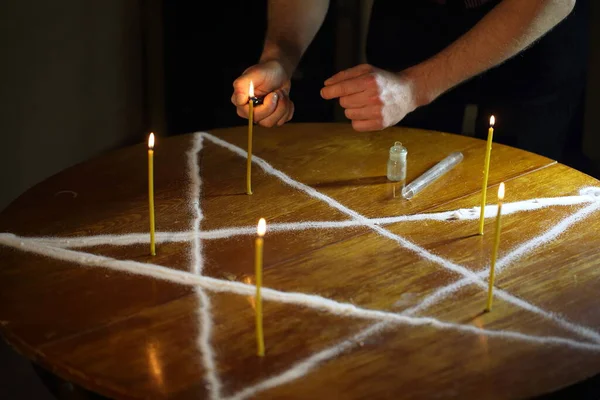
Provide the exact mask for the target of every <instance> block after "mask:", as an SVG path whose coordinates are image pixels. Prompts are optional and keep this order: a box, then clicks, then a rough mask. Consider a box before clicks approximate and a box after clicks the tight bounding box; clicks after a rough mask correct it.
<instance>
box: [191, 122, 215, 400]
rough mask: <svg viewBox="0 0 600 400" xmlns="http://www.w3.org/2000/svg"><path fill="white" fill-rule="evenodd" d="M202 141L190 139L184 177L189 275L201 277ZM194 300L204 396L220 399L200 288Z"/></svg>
mask: <svg viewBox="0 0 600 400" xmlns="http://www.w3.org/2000/svg"><path fill="white" fill-rule="evenodd" d="M203 141H204V137H203V136H202V135H201V134H200V133H195V134H194V135H193V136H192V147H191V148H190V150H189V151H188V152H187V161H188V173H189V178H190V183H191V184H190V191H189V204H190V207H191V212H192V215H193V216H194V218H192V232H193V242H192V246H191V267H192V268H191V269H192V273H194V274H196V275H202V271H203V269H204V258H203V255H202V242H201V240H200V223H201V222H202V219H203V218H204V215H203V214H202V209H201V208H200V190H201V188H202V178H201V177H200V167H199V165H198V156H199V154H200V152H201V151H202V145H203ZM195 292H196V296H197V297H198V304H199V307H198V322H199V324H200V327H199V332H198V339H197V345H198V350H199V351H200V354H201V355H202V364H203V366H204V380H205V382H206V386H207V387H208V392H209V395H210V398H211V399H212V400H218V399H220V398H221V390H222V387H223V384H222V383H221V380H220V379H219V376H218V373H217V366H216V362H215V354H214V351H213V348H212V346H211V343H210V340H211V337H212V326H213V319H212V314H211V303H210V297H209V296H208V295H207V294H206V293H205V292H204V290H203V289H202V288H200V287H196V288H195Z"/></svg>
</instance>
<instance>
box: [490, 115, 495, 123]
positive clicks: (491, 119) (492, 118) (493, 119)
mask: <svg viewBox="0 0 600 400" xmlns="http://www.w3.org/2000/svg"><path fill="white" fill-rule="evenodd" d="M495 123H496V117H494V116H493V115H492V116H491V117H490V126H494V124H495Z"/></svg>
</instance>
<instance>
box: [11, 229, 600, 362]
mask: <svg viewBox="0 0 600 400" xmlns="http://www.w3.org/2000/svg"><path fill="white" fill-rule="evenodd" d="M0 244H1V245H5V246H8V247H12V248H15V249H19V250H22V251H29V252H31V253H34V254H38V255H40V256H43V257H52V258H55V259H57V260H62V261H66V262H70V263H74V264H76V265H78V266H82V267H92V268H93V267H100V268H107V269H110V270H113V271H120V272H125V273H130V274H133V275H138V276H145V277H149V278H154V279H160V280H163V281H167V282H171V283H175V284H181V285H186V286H195V287H199V288H202V289H206V290H208V291H211V292H217V293H233V294H237V295H242V296H246V297H247V296H252V295H254V292H255V287H254V285H251V284H247V283H242V282H237V281H228V280H222V279H216V278H211V277H208V276H202V275H195V274H192V273H190V272H187V271H181V270H175V269H171V268H168V267H164V266H161V265H157V264H150V263H142V262H139V261H131V260H117V259H114V258H110V257H106V256H99V255H96V254H90V253H83V252H80V251H76V250H70V249H61V248H58V247H51V246H48V245H43V244H39V243H37V242H35V241H34V240H30V239H25V238H21V237H18V236H16V235H13V234H6V233H2V234H0ZM262 295H263V296H262V297H263V299H264V300H266V301H275V302H280V303H283V304H294V305H297V306H301V307H308V308H312V309H315V310H320V311H325V312H328V313H330V314H333V315H338V316H345V317H351V318H360V319H366V320H375V321H389V322H392V323H395V324H404V325H411V326H430V327H433V328H439V329H454V330H457V331H460V332H467V333H473V334H477V335H482V334H484V335H487V336H489V337H501V338H505V339H509V340H521V341H526V342H533V343H538V344H552V345H564V346H567V347H571V348H574V349H580V350H591V351H598V352H600V345H598V344H593V343H587V342H580V341H577V340H574V339H567V338H561V337H554V336H532V335H527V334H524V333H519V332H514V331H504V330H487V329H481V328H478V327H476V326H472V325H461V324H455V323H448V322H443V321H439V320H437V319H435V318H431V317H411V316H405V315H400V314H396V313H392V312H388V311H381V310H373V309H366V308H361V307H357V306H355V305H353V304H350V303H340V302H338V301H335V300H332V299H328V298H325V297H321V296H317V295H311V294H305V293H293V292H282V291H279V290H275V289H270V288H266V287H265V288H263V290H262Z"/></svg>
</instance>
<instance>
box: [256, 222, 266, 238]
mask: <svg viewBox="0 0 600 400" xmlns="http://www.w3.org/2000/svg"><path fill="white" fill-rule="evenodd" d="M266 231H267V221H265V219H264V218H261V219H260V220H258V226H257V227H256V233H258V236H260V237H262V236H264V235H265V232H266Z"/></svg>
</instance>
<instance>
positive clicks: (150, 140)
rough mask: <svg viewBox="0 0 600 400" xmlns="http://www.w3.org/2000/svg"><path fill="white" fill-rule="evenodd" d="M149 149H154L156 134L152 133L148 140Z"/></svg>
mask: <svg viewBox="0 0 600 400" xmlns="http://www.w3.org/2000/svg"><path fill="white" fill-rule="evenodd" d="M148 148H149V149H153V148H154V133H152V132H150V137H149V138H148Z"/></svg>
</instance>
